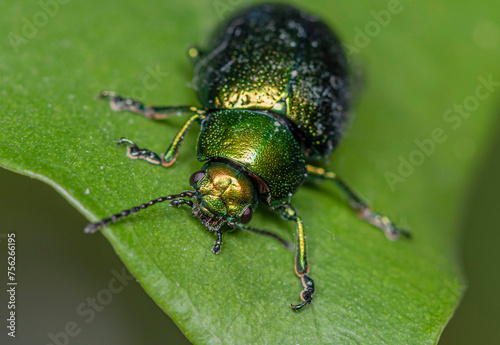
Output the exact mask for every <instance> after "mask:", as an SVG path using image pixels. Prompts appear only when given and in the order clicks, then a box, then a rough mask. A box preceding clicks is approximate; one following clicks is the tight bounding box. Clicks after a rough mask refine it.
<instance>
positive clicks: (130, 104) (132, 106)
mask: <svg viewBox="0 0 500 345" xmlns="http://www.w3.org/2000/svg"><path fill="white" fill-rule="evenodd" d="M99 98H100V99H106V98H107V99H109V105H110V106H111V109H113V110H115V111H130V112H132V113H135V114H139V115H143V116H144V117H147V118H148V119H153V120H163V119H166V118H167V117H169V116H172V115H183V114H188V113H190V114H195V113H204V111H203V110H201V109H198V108H196V107H192V106H189V105H177V106H154V105H144V104H143V103H142V102H141V101H138V100H136V99H133V98H130V97H125V98H124V97H122V96H120V95H119V94H117V93H116V92H113V91H101V93H100V94H99Z"/></svg>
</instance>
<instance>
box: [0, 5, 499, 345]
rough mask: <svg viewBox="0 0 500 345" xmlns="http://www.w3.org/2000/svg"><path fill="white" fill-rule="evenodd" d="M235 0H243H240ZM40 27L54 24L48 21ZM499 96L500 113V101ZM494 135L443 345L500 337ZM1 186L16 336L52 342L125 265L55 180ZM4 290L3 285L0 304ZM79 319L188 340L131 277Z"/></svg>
mask: <svg viewBox="0 0 500 345" xmlns="http://www.w3.org/2000/svg"><path fill="white" fill-rule="evenodd" d="M216 3H217V2H216V1H213V4H214V6H213V8H214V9H213V12H212V13H211V14H212V15H216V9H215V8H216V7H215V4H216ZM223 3H226V4H227V3H230V2H228V1H225V2H223ZM234 3H238V4H239V5H243V4H244V3H243V1H234ZM495 7H496V8H498V6H495ZM152 12H154V10H152ZM209 20H210V18H207V21H209ZM499 22H500V21H499ZM125 24H126V23H125ZM179 25H181V24H179ZM444 25H445V24H444ZM495 28H496V30H497V31H498V26H494V27H493V28H491V27H490V28H488V27H486V28H483V29H481V30H479V33H477V32H475V33H474V35H476V36H477V37H475V41H476V42H477V43H478V48H477V49H482V48H484V46H485V45H486V46H488V44H490V45H491V44H492V42H493V43H494V42H495V37H496V36H495V32H494V31H495ZM45 30H50V26H49V27H47V28H45ZM137 30H140V28H137ZM2 35H3V31H2ZM488 35H490V36H488ZM205 36H206V33H200V37H205ZM491 37H493V38H491ZM124 39H125V38H124ZM456 39H460V38H456ZM188 43H191V42H186V44H188ZM198 43H202V42H198ZM481 44H482V47H480V46H481ZM499 44H500V43H499V42H498V40H497V41H496V48H495V47H493V48H495V49H498V48H499V47H498V45H499ZM440 48H441V47H440ZM131 49H133V48H131ZM165 49H168V47H165ZM443 49H445V47H444V48H443ZM466 58H467V57H464V64H466V63H467V59H466ZM92 63H98V61H93V62H92ZM186 65H187V63H185V64H184V65H182V66H181V68H185V67H186ZM123 73H125V72H123ZM457 73H459V71H457ZM190 77H191V72H190V71H189V69H187V68H186V75H185V80H186V81H188V80H189V78H190ZM468 91H469V90H466V91H465V92H468ZM190 96H192V95H190ZM498 104H499V107H498V114H499V115H500V101H499V102H498ZM0 107H1V105H0ZM0 109H1V108H0ZM485 134H487V135H490V134H489V133H485ZM493 134H494V135H493V141H492V142H491V145H490V149H489V151H488V152H484V154H483V155H482V157H481V158H482V159H481V161H482V163H481V164H480V165H479V166H477V167H476V169H475V170H476V172H475V175H474V178H473V181H471V183H470V190H469V193H468V195H467V198H466V200H465V201H464V203H463V214H462V219H461V221H460V225H459V227H460V234H461V236H460V256H461V258H462V261H463V265H464V271H465V274H466V276H467V280H468V283H469V288H468V290H467V292H466V294H465V297H464V300H463V302H462V304H461V306H460V307H459V308H458V310H457V312H456V315H455V317H454V318H453V319H452V320H451V322H450V324H449V326H448V328H447V329H446V330H445V331H444V333H443V335H442V339H441V341H440V344H458V345H461V344H499V343H500V312H499V311H500V294H499V293H498V292H499V291H500V275H499V268H500V251H499V250H498V249H497V247H498V245H499V244H500V232H499V231H498V230H499V229H500V226H499V225H498V221H497V218H498V217H497V212H498V207H499V202H498V195H500V182H499V180H498V176H500V122H499V123H498V124H497V125H496V128H495V130H494V133H493ZM0 190H1V194H0V216H1V219H2V223H1V224H2V225H1V230H0V246H6V239H5V237H3V235H4V234H6V233H11V232H15V233H16V234H17V238H16V242H17V265H16V267H17V272H18V275H17V280H18V282H19V286H18V292H17V308H18V310H17V311H18V324H17V326H18V329H17V331H18V333H17V334H18V337H17V338H16V339H15V342H16V343H19V344H45V343H47V344H48V343H51V342H52V343H55V342H54V341H51V339H50V335H49V334H53V335H55V336H56V337H57V334H58V333H60V332H62V331H64V325H65V324H66V323H67V322H68V321H69V320H75V321H77V320H81V317H80V316H78V314H77V306H78V305H79V304H81V303H82V302H85V301H86V300H87V298H89V297H90V298H92V297H95V296H96V295H97V294H98V293H99V292H100V291H102V290H103V289H106V288H107V287H108V283H109V281H110V280H111V279H112V278H113V276H114V275H113V273H112V272H113V271H118V272H121V271H122V268H123V264H122V263H121V261H120V260H119V259H118V258H117V256H116V255H115V254H114V252H113V250H112V248H111V246H110V245H109V243H108V242H107V241H106V240H105V239H104V237H103V236H101V235H100V234H98V235H95V236H89V235H85V234H83V231H82V230H83V228H84V226H85V224H86V223H87V221H86V219H85V218H84V217H83V216H82V215H81V214H80V213H79V212H77V211H76V210H75V209H74V208H73V207H72V206H70V205H69V204H68V203H67V202H66V201H65V200H64V199H63V198H62V197H61V196H60V195H59V194H58V193H56V192H55V191H54V190H53V189H52V188H51V187H48V186H47V185H44V184H42V183H41V182H38V181H35V180H32V179H29V178H26V177H24V176H20V175H16V174H14V173H11V172H8V171H6V170H2V169H0ZM0 256H1V257H0V262H6V253H5V250H4V247H2V250H0ZM0 276H1V277H2V278H0V283H1V284H2V286H5V284H4V280H3V279H4V278H5V277H6V273H5V265H0ZM89 279H90V280H89ZM6 297H7V296H6V295H5V294H0V310H2V313H3V311H4V307H3V306H5V305H6V303H7V298H6ZM1 315H3V314H1ZM80 324H81V333H80V334H79V335H78V337H76V338H72V339H70V341H69V344H115V343H116V344H182V343H188V342H187V340H186V339H185V338H184V336H183V335H182V334H181V333H180V331H179V330H178V329H177V327H176V326H175V325H174V324H173V323H172V322H170V321H169V318H168V317H167V316H166V315H165V314H164V313H163V312H162V311H161V310H160V309H159V308H158V307H157V306H156V305H155V304H154V302H152V301H151V299H150V298H149V297H148V296H147V294H146V293H145V292H144V291H143V290H142V288H141V287H140V286H139V284H137V283H136V282H131V283H130V284H129V285H128V286H127V287H125V288H124V289H123V291H122V292H120V293H117V294H114V295H113V299H112V301H111V302H110V303H109V304H108V305H106V306H104V308H103V310H102V311H100V312H98V313H96V316H95V319H94V320H93V321H92V322H89V323H88V324H83V323H80ZM4 339H6V335H5V332H4V331H2V332H1V334H0V343H2V344H3V343H4ZM8 340H12V339H8Z"/></svg>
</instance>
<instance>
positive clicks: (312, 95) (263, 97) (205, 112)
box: [85, 4, 409, 310]
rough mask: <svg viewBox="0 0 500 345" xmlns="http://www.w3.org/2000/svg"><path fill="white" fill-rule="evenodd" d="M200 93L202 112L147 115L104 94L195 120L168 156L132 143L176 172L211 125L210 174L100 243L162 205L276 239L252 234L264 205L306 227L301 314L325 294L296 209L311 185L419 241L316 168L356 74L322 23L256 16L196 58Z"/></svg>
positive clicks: (230, 28) (229, 28)
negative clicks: (301, 190)
mask: <svg viewBox="0 0 500 345" xmlns="http://www.w3.org/2000/svg"><path fill="white" fill-rule="evenodd" d="M188 54H189V56H190V57H191V59H192V60H193V62H194V77H193V83H192V84H193V87H194V89H195V90H196V92H197V96H198V99H199V101H200V103H201V105H202V107H200V108H197V107H193V106H146V105H144V104H143V103H141V102H140V101H138V100H135V99H132V98H124V97H121V96H120V95H118V94H117V93H114V92H109V91H103V92H101V95H100V96H101V98H107V99H109V102H110V105H111V108H112V109H113V110H117V111H118V110H126V111H131V112H133V113H136V114H140V115H143V116H145V117H147V118H150V119H154V120H161V119H165V118H167V117H169V116H171V115H174V114H179V113H185V114H190V118H189V119H188V120H187V122H186V123H185V124H184V126H183V127H182V128H181V129H180V130H179V132H178V133H177V135H176V136H175V138H174V139H173V140H172V142H171V144H170V146H169V147H168V149H167V150H166V152H165V153H164V154H161V155H160V154H157V153H154V152H151V151H150V150H147V149H142V148H139V147H138V146H137V145H136V144H135V143H134V142H133V141H131V140H129V139H126V138H122V139H120V141H119V143H123V144H126V145H127V155H128V156H129V157H130V158H133V159H143V160H146V161H148V162H150V163H153V164H157V165H162V166H164V167H169V166H171V165H172V164H173V163H174V162H175V160H176V158H177V154H178V152H179V148H180V146H181V144H182V142H183V140H184V137H185V135H186V133H187V132H188V130H189V128H190V127H191V126H192V124H193V123H195V122H197V123H199V124H200V125H201V131H200V134H199V137H198V143H197V157H198V160H199V161H200V162H203V163H204V165H203V167H202V168H201V170H200V171H197V172H195V173H194V174H192V175H191V177H190V180H189V183H190V185H191V187H192V188H193V189H194V190H189V191H184V192H182V193H180V194H176V195H169V196H166V197H162V198H158V199H155V200H151V201H149V202H148V203H146V204H143V205H140V206H137V207H133V208H131V209H128V210H125V211H122V212H121V213H118V214H116V215H114V216H112V217H110V218H107V219H104V220H101V221H99V222H97V223H92V224H89V225H88V226H87V227H86V228H85V230H86V232H89V233H93V232H95V231H97V230H98V229H99V228H100V227H101V226H104V225H106V224H108V223H110V222H112V221H113V222H114V221H116V220H117V219H118V218H120V217H125V216H128V215H130V214H131V213H134V212H137V211H139V210H141V209H145V208H147V207H148V206H150V205H153V204H155V203H159V202H163V201H170V204H171V205H175V206H180V205H188V206H189V207H191V209H192V214H193V215H194V216H195V217H197V218H198V219H199V220H200V221H201V222H202V223H203V225H205V226H206V227H207V228H208V229H209V230H210V231H213V232H214V233H215V235H216V236H217V240H216V241H215V244H214V246H213V248H212V251H213V252H214V253H215V254H218V253H219V252H220V250H221V245H222V232H221V227H222V225H224V224H227V225H229V226H231V227H236V228H240V229H243V230H248V231H253V232H257V233H260V234H264V235H269V236H272V237H274V238H276V239H278V240H279V241H281V242H282V243H283V244H285V245H286V244H287V242H286V241H285V240H283V239H281V238H280V237H279V236H277V235H275V234H273V233H271V232H269V231H265V230H259V229H255V228H252V227H250V226H247V225H245V224H246V223H248V222H249V221H250V219H251V218H252V214H253V213H254V212H255V209H256V207H257V204H258V203H259V202H263V203H265V204H266V205H268V206H269V207H270V208H271V209H272V210H274V211H275V212H276V213H278V214H279V215H280V216H281V217H282V218H283V219H285V220H290V221H294V222H295V223H296V246H295V272H296V274H297V276H299V277H300V279H301V280H302V284H303V286H304V289H303V291H302V292H301V294H300V297H301V299H302V302H301V303H300V304H297V305H293V304H292V305H291V306H292V308H293V309H294V310H300V309H302V308H303V307H304V306H306V305H308V304H309V303H311V300H312V298H313V295H314V292H315V288H314V281H313V279H312V278H311V277H310V276H309V265H308V262H307V247H306V236H305V234H304V225H303V221H302V218H301V217H300V216H299V215H298V213H297V211H296V209H295V208H294V207H293V206H292V204H291V203H290V201H291V200H290V199H291V197H292V196H293V194H294V193H295V192H296V190H297V188H298V187H299V186H300V185H301V184H302V182H304V180H306V178H310V179H326V180H330V181H333V182H334V183H335V184H336V185H337V186H338V187H339V188H340V189H341V191H342V192H343V193H344V194H345V196H346V198H347V200H348V201H349V204H350V205H351V207H352V208H353V209H354V210H355V211H356V212H357V214H358V216H359V217H360V218H361V219H363V220H365V221H367V222H369V223H370V224H372V225H374V226H375V227H377V228H379V229H380V230H382V231H383V232H384V233H385V235H386V236H387V237H388V238H389V239H391V240H395V239H397V238H398V237H399V236H400V235H401V234H403V235H405V236H408V237H409V233H408V232H407V231H405V230H402V229H400V228H398V227H396V226H395V225H394V223H393V222H392V221H390V220H389V218H387V217H386V216H383V215H381V214H379V213H376V212H374V211H372V210H371V209H370V208H369V206H368V205H367V204H366V203H365V202H363V201H362V200H361V199H360V198H359V197H358V196H357V195H356V194H355V193H354V192H353V191H352V190H351V189H350V188H349V187H348V186H347V185H346V184H345V183H344V182H343V181H342V180H341V179H340V178H339V177H338V176H337V174H335V173H334V172H331V171H325V170H324V169H323V168H320V167H317V166H314V165H312V164H309V163H310V162H311V161H318V160H325V159H326V158H327V157H328V156H329V155H330V154H331V153H332V151H333V150H334V148H335V147H336V146H337V144H338V143H339V141H340V139H341V137H342V133H343V130H344V127H345V125H346V122H347V118H348V111H349V104H350V98H351V97H350V90H351V87H350V83H349V68H348V63H347V59H346V56H345V54H344V51H343V49H342V47H341V44H340V42H339V40H338V38H337V37H336V36H335V34H334V33H333V32H332V31H331V30H330V29H329V28H328V26H327V25H326V24H325V23H323V22H322V21H321V20H319V19H318V18H317V17H314V16H311V15H308V14H306V13H304V12H302V11H300V10H298V9H296V8H294V7H291V6H288V5H282V4H267V5H260V6H256V7H252V8H249V9H247V10H245V11H243V12H241V13H239V14H237V15H236V16H235V17H233V18H232V19H230V20H229V21H228V22H227V23H225V24H224V25H223V26H222V27H221V28H220V29H219V30H218V31H217V32H216V33H215V34H214V35H213V38H212V41H211V43H210V45H209V47H208V49H206V50H200V49H197V48H194V47H193V48H191V49H189V51H188Z"/></svg>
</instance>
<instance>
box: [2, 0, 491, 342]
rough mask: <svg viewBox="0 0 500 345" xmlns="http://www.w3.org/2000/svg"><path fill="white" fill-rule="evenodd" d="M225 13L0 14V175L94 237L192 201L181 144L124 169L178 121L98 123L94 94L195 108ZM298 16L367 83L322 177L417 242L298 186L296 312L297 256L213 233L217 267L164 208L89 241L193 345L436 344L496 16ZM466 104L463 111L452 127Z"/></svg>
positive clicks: (190, 155) (458, 284)
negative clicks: (178, 196)
mask: <svg viewBox="0 0 500 345" xmlns="http://www.w3.org/2000/svg"><path fill="white" fill-rule="evenodd" d="M233 3H235V2H231V1H222V0H221V1H214V2H206V3H205V2H201V3H200V2H196V1H194V0H185V1H182V2H176V3H166V2H164V1H149V2H147V5H146V4H142V3H141V4H140V3H138V2H134V1H131V0H127V1H120V2H102V1H100V2H98V1H96V0H89V1H85V2H76V1H75V2H68V3H66V4H60V5H59V6H58V8H57V11H55V10H53V11H52V12H51V13H52V14H50V13H49V14H46V18H47V20H46V21H40V20H41V19H40V18H42V17H43V16H42V15H38V16H37V13H47V9H44V8H43V7H41V5H40V4H39V3H36V2H32V3H16V4H12V5H11V6H10V7H9V8H8V9H4V12H3V15H2V16H3V18H2V20H3V24H4V27H8V28H11V31H10V32H8V33H5V35H3V37H4V40H3V41H2V42H1V47H0V49H1V51H2V55H1V57H0V71H1V81H2V83H1V86H0V104H1V113H0V130H1V132H0V133H1V137H0V165H1V166H3V167H5V168H7V169H10V170H13V171H16V172H19V173H21V174H25V175H28V176H32V177H35V178H37V179H40V180H42V181H44V182H46V183H49V184H50V185H52V186H53V187H54V188H56V189H57V190H58V191H59V192H60V193H61V194H62V195H63V196H64V197H65V198H67V199H68V200H69V201H70V202H71V203H72V204H73V205H74V206H75V207H76V208H77V209H78V210H80V211H81V212H82V213H83V214H85V215H86V216H87V217H88V218H89V220H92V221H95V220H98V219H100V218H102V217H106V216H109V215H111V214H113V213H116V212H118V211H121V210H122V209H124V208H129V207H132V206H136V205H138V204H141V203H143V202H146V201H148V200H150V199H153V198H157V197H159V196H163V195H166V194H172V193H177V192H180V191H182V190H185V189H187V188H189V183H188V179H189V176H190V175H191V173H192V172H194V171H196V170H198V169H199V167H200V163H199V162H198V161H197V160H196V155H195V140H196V129H195V128H194V129H193V130H192V132H191V133H190V134H189V135H188V138H187V140H186V142H185V144H184V146H183V148H182V149H181V152H180V155H179V158H178V160H177V162H176V163H175V164H174V165H173V166H172V167H171V168H169V169H164V168H160V167H157V166H153V165H150V164H147V163H145V162H143V161H132V160H130V159H128V158H127V157H126V156H125V152H124V151H125V150H124V149H123V148H122V147H117V146H116V141H117V140H118V139H119V138H120V137H122V136H125V137H127V138H130V139H133V140H134V141H136V142H137V143H138V144H140V146H141V147H147V148H149V149H151V150H153V151H156V152H162V151H163V150H165V148H166V147H167V145H168V143H169V141H170V139H171V138H172V137H173V136H174V135H175V133H176V131H177V129H178V128H179V127H180V126H181V125H182V123H183V119H182V118H174V119H169V120H167V121H165V122H162V123H155V122H153V121H149V120H147V119H145V118H141V117H138V116H136V115H133V114H129V113H114V112H111V111H110V109H109V106H108V105H107V104H105V103H103V102H99V101H98V100H97V99H96V95H97V94H98V92H99V91H101V90H103V89H109V90H114V91H118V92H120V93H122V94H125V95H133V96H136V97H139V98H141V99H143V100H144V101H146V102H148V103H155V104H193V105H196V104H197V102H196V99H195V95H194V92H193V90H192V89H190V88H189V87H188V81H189V79H190V78H191V75H192V69H191V66H190V64H189V61H188V59H187V57H186V53H185V51H186V49H187V47H188V46H189V45H190V44H191V43H197V44H200V45H203V43H204V42H206V39H207V37H208V35H207V34H206V33H207V32H209V31H210V30H211V29H213V28H214V27H215V26H216V25H217V24H219V22H220V19H221V18H222V17H227V16H228V15H229V14H230V13H232V12H233V11H234V5H232V4H233ZM221 4H222V5H221ZM394 4H398V5H397V6H396V5H394ZM298 5H300V6H302V7H304V8H306V9H308V10H309V11H310V12H312V13H319V14H320V15H321V16H322V17H323V18H324V19H325V20H326V21H327V22H328V23H330V24H332V26H335V28H336V29H337V31H338V32H339V33H340V34H341V36H342V37H344V41H345V42H346V43H347V44H349V46H350V47H351V48H352V47H354V48H356V49H355V51H353V56H352V57H353V59H354V60H355V61H356V60H357V61H361V63H362V65H363V69H364V71H365V75H366V77H367V78H366V79H367V83H366V84H367V85H366V89H365V90H364V92H363V94H362V95H361V97H360V98H359V104H358V107H357V111H356V119H355V121H354V122H353V124H352V126H351V128H350V130H349V132H348V134H347V136H346V138H345V140H344V141H343V143H342V145H341V147H340V148H339V150H338V151H337V152H336V153H335V154H334V157H332V164H331V168H332V169H333V170H335V171H336V172H338V173H339V174H340V175H341V176H343V178H344V179H345V180H346V181H347V182H348V183H349V184H350V185H351V186H353V188H354V189H355V190H357V191H359V192H360V193H361V194H362V195H363V196H365V197H366V199H367V200H369V201H370V202H371V203H372V204H373V207H374V208H375V209H376V210H378V211H380V212H384V213H387V215H389V216H390V217H392V218H393V219H394V220H396V221H397V222H398V224H400V225H402V226H404V227H407V228H409V229H411V231H412V232H413V234H414V238H413V239H412V240H411V241H399V242H389V241H387V240H386V239H385V238H384V236H383V235H382V234H380V233H379V232H378V231H376V230H374V229H373V228H372V227H370V226H369V225H367V224H365V223H363V222H361V221H360V220H358V219H357V218H356V216H355V215H354V214H353V212H352V211H351V210H350V208H349V207H348V205H347V203H346V202H345V201H344V200H343V198H342V196H341V194H340V193H339V192H338V190H336V189H335V187H334V186H333V185H330V184H329V183H327V182H325V183H320V184H310V185H305V186H303V187H301V189H300V190H299V192H298V193H297V194H296V195H295V197H294V199H293V200H294V205H295V207H296V208H297V210H298V211H299V213H300V214H301V216H302V217H303V219H304V221H305V225H306V231H307V239H308V250H309V260H310V261H309V262H310V266H311V276H312V277H313V278H314V279H315V281H316V283H317V294H316V296H315V300H314V302H313V304H312V305H311V306H309V307H307V308H305V310H303V311H302V312H300V313H294V312H292V311H291V310H290V308H289V304H290V303H297V302H298V301H299V292H300V291H301V288H302V287H301V284H300V282H299V279H297V277H296V276H295V273H294V270H293V252H292V251H290V250H286V249H284V248H283V247H281V245H280V244H279V243H277V242H276V241H273V240H271V239H269V238H267V237H261V236H258V235H255V234H252V233H244V232H241V231H235V232H231V233H228V234H226V235H225V237H224V245H223V249H222V252H221V253H220V254H219V255H218V256H215V255H213V254H212V253H211V247H212V244H213V241H214V237H213V234H211V233H209V232H208V231H207V230H206V229H205V228H204V227H203V226H202V224H201V223H200V222H199V221H198V220H197V219H195V218H193V217H192V216H191V214H190V211H189V210H188V209H182V208H181V209H174V208H170V207H168V206H167V205H158V206H155V207H152V208H150V209H148V210H147V211H143V212H141V213H139V214H137V215H134V216H131V217H129V218H127V219H123V220H120V222H118V223H116V224H114V225H112V226H109V227H107V228H106V229H104V230H103V231H102V233H103V234H104V236H106V237H107V238H108V240H109V241H110V242H111V244H112V245H113V247H114V249H115V250H116V252H117V254H118V255H119V256H120V257H121V259H122V260H123V261H124V263H125V264H126V266H127V267H128V268H129V270H130V271H131V272H132V273H133V274H134V275H135V277H136V278H137V279H138V280H139V282H140V283H141V284H142V286H143V287H144V289H145V290H146V291H147V292H148V293H149V294H150V296H151V297H152V298H153V299H154V300H155V301H156V303H157V304H158V305H159V306H160V307H161V308H162V309H163V310H164V311H165V312H166V313H167V314H168V315H170V316H171V317H172V318H173V319H174V321H175V322H176V323H177V324H178V325H179V327H180V328H181V329H182V330H183V332H184V333H185V334H186V336H187V337H188V338H189V339H190V340H191V341H193V342H194V343H210V344H217V343H225V344H234V343H269V344H278V343H286V344H290V343H294V344H295V343H297V344H306V343H312V344H318V343H336V344H338V343H342V344H347V343H349V344H351V343H353V344H355V343H358V344H380V343H387V344H430V343H435V342H437V339H438V338H439V335H440V333H441V331H442V329H443V327H444V325H445V324H446V322H447V320H448V319H449V318H450V317H451V315H452V313H453V310H454V309H455V308H456V306H457V303H458V301H459V299H460V296H461V294H462V293H463V290H464V283H463V279H462V278H461V276H460V273H459V269H458V266H457V260H456V253H455V250H456V249H455V248H456V247H455V234H454V230H455V229H456V227H457V224H458V222H459V220H460V206H461V205H462V200H463V196H464V193H465V191H466V187H467V181H468V180H469V179H470V177H471V174H472V172H473V170H474V167H475V166H476V165H477V164H478V160H479V157H480V155H481V152H482V151H483V149H484V148H485V146H486V144H487V142H488V139H489V135H488V133H489V127H491V125H492V123H493V111H492V110H493V107H494V103H495V102H494V100H493V99H494V98H495V97H492V95H496V94H495V93H498V90H497V85H495V84H493V86H491V87H490V89H487V88H485V87H483V88H482V89H481V91H480V92H482V94H481V95H483V96H484V95H486V94H487V96H484V97H481V98H482V99H481V100H478V103H477V105H476V104H475V100H477V96H476V95H477V88H478V87H479V85H481V83H482V82H481V80H482V79H481V78H483V79H485V80H487V79H488V78H492V79H493V80H494V81H497V80H500V77H499V73H498V72H499V67H498V64H497V62H498V58H499V55H500V54H499V49H498V44H496V45H495V42H497V43H498V37H497V36H495V31H494V30H493V31H492V30H486V34H484V35H483V34H482V32H483V31H485V30H484V27H488V25H490V24H492V23H491V20H490V19H488V18H490V13H493V12H494V11H492V9H491V8H489V9H481V8H478V7H477V6H475V4H474V2H472V1H467V2H462V3H461V7H460V10H457V9H456V5H455V2H453V1H451V0H446V1H444V2H440V3H439V4H438V3H420V2H417V3H414V2H411V1H402V2H400V3H396V2H394V1H389V2H384V1H377V2H373V1H360V2H356V3H344V2H342V3H335V2H331V1H319V0H318V1H307V2H304V4H300V3H299V4H298ZM491 6H493V5H491V4H490V7H491ZM496 6H497V7H499V5H496ZM373 11H374V12H373ZM389 11H392V12H389ZM56 12H57V13H56ZM22 18H25V19H26V20H23V19H22ZM376 18H378V22H377V19H376ZM42 19H43V18H42ZM27 23H32V24H33V27H32V28H30V27H29V24H27ZM377 23H378V24H377ZM492 25H494V24H492ZM481 28H483V29H481ZM497 29H498V28H497ZM481 30H483V31H481ZM361 33H362V34H361ZM463 56H467V57H468V58H469V61H467V62H466V63H465V62H464V60H463V58H462V57H463ZM158 69H159V71H161V73H158V72H152V71H155V70H158ZM167 73H168V75H167ZM483 84H484V82H483ZM464 102H465V106H466V107H467V108H465V109H472V110H466V111H463V112H462V114H463V115H460V114H459V113H458V110H457V108H456V106H455V104H458V105H460V104H464ZM419 152H420V153H419ZM402 161H407V162H410V163H401V162H402ZM411 162H413V163H411ZM405 164H407V165H408V164H409V165H411V166H406V170H401V169H405V167H403V165H405ZM388 172H390V173H392V174H393V175H391V176H392V179H394V176H396V175H397V176H399V178H397V182H394V181H395V180H392V181H393V183H391V182H388V181H391V180H390V178H391V177H388V176H389V175H388ZM251 225H253V226H255V227H258V228H265V229H269V230H271V231H274V232H275V233H279V234H280V235H281V236H284V237H286V238H288V239H290V240H292V239H293V235H292V234H293V230H294V226H293V224H289V223H285V222H283V221H281V220H280V219H279V217H278V216H276V215H275V214H273V213H272V212H270V211H268V210H266V209H265V208H264V207H261V208H260V209H259V212H257V215H256V216H255V217H254V220H252V223H251ZM74 230H75V231H80V229H74ZM81 230H83V229H81ZM96 236H99V235H96Z"/></svg>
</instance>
